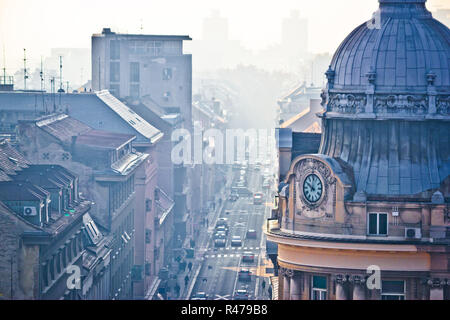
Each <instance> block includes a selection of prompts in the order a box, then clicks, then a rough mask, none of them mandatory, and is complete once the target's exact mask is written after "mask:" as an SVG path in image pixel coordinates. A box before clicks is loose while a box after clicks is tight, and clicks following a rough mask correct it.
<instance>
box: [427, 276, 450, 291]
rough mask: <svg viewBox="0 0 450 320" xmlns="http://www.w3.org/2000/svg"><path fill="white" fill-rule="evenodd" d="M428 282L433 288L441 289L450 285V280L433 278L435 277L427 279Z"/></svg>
mask: <svg viewBox="0 0 450 320" xmlns="http://www.w3.org/2000/svg"><path fill="white" fill-rule="evenodd" d="M426 284H427V285H428V286H429V287H431V288H435V289H440V288H443V287H444V286H446V285H447V286H448V285H450V280H448V279H439V278H433V279H427V280H426Z"/></svg>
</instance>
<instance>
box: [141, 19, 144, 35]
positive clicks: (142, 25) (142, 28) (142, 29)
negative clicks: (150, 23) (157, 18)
mask: <svg viewBox="0 0 450 320" xmlns="http://www.w3.org/2000/svg"><path fill="white" fill-rule="evenodd" d="M141 33H144V24H143V22H142V19H141Z"/></svg>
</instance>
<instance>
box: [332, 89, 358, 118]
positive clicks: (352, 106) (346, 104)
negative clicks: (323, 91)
mask: <svg viewBox="0 0 450 320" xmlns="http://www.w3.org/2000/svg"><path fill="white" fill-rule="evenodd" d="M366 104H367V97H366V95H365V94H345V93H338V94H331V95H330V97H329V103H328V108H327V110H328V111H332V112H339V113H349V114H356V113H363V112H365V108H366Z"/></svg>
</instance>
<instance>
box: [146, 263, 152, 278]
mask: <svg viewBox="0 0 450 320" xmlns="http://www.w3.org/2000/svg"><path fill="white" fill-rule="evenodd" d="M150 273H151V264H150V263H149V262H145V275H146V276H149V275H150Z"/></svg>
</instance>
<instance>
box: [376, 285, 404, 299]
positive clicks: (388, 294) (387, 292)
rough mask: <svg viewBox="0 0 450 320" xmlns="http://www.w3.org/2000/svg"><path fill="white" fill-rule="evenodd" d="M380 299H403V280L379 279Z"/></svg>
mask: <svg viewBox="0 0 450 320" xmlns="http://www.w3.org/2000/svg"><path fill="white" fill-rule="evenodd" d="M381 300H405V281H381Z"/></svg>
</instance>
